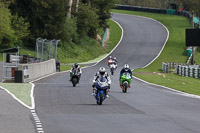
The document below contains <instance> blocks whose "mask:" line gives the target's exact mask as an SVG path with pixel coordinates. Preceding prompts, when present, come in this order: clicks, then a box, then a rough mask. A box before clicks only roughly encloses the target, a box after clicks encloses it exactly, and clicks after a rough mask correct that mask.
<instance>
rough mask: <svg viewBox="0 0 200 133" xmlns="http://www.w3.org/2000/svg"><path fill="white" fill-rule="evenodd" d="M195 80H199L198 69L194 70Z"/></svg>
mask: <svg viewBox="0 0 200 133" xmlns="http://www.w3.org/2000/svg"><path fill="white" fill-rule="evenodd" d="M194 78H198V68H194Z"/></svg>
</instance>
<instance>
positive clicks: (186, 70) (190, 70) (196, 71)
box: [176, 65, 200, 78]
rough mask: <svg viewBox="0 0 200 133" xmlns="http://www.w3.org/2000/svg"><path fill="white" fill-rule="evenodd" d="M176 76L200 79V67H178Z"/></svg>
mask: <svg viewBox="0 0 200 133" xmlns="http://www.w3.org/2000/svg"><path fill="white" fill-rule="evenodd" d="M176 74H178V75H180V76H184V77H193V78H200V66H199V65H189V66H187V65H178V66H177V67H176Z"/></svg>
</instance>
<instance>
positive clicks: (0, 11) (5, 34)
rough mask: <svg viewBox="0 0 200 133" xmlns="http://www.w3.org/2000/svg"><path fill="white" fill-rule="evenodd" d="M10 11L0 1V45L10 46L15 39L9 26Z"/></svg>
mask: <svg viewBox="0 0 200 133" xmlns="http://www.w3.org/2000/svg"><path fill="white" fill-rule="evenodd" d="M11 17H12V16H11V13H10V11H9V10H8V8H6V7H5V5H4V3H2V2H1V1H0V20H1V21H0V47H12V46H13V44H14V42H15V41H16V40H17V37H16V36H15V34H14V33H15V32H14V30H13V29H12V27H11Z"/></svg>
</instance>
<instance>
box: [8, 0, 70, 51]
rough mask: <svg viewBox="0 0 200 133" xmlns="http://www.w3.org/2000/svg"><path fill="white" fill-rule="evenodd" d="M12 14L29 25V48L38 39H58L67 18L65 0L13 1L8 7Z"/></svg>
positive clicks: (66, 3)
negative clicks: (23, 19) (21, 18)
mask: <svg viewBox="0 0 200 133" xmlns="http://www.w3.org/2000/svg"><path fill="white" fill-rule="evenodd" d="M10 8H11V10H12V13H13V14H15V13H17V14H18V15H19V16H22V17H23V18H25V19H26V21H27V22H29V23H30V28H29V29H30V32H31V36H29V39H31V44H30V46H31V47H34V46H35V40H36V39H37V38H38V37H42V38H47V39H59V38H60V37H61V36H62V29H63V24H64V23H65V18H66V16H67V11H68V10H67V8H68V1H67V0H28V1H27V0H15V1H14V2H13V4H12V5H11V6H10Z"/></svg>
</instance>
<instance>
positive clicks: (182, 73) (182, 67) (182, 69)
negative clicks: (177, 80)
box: [181, 66, 184, 76]
mask: <svg viewBox="0 0 200 133" xmlns="http://www.w3.org/2000/svg"><path fill="white" fill-rule="evenodd" d="M181 75H182V76H184V66H181Z"/></svg>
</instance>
